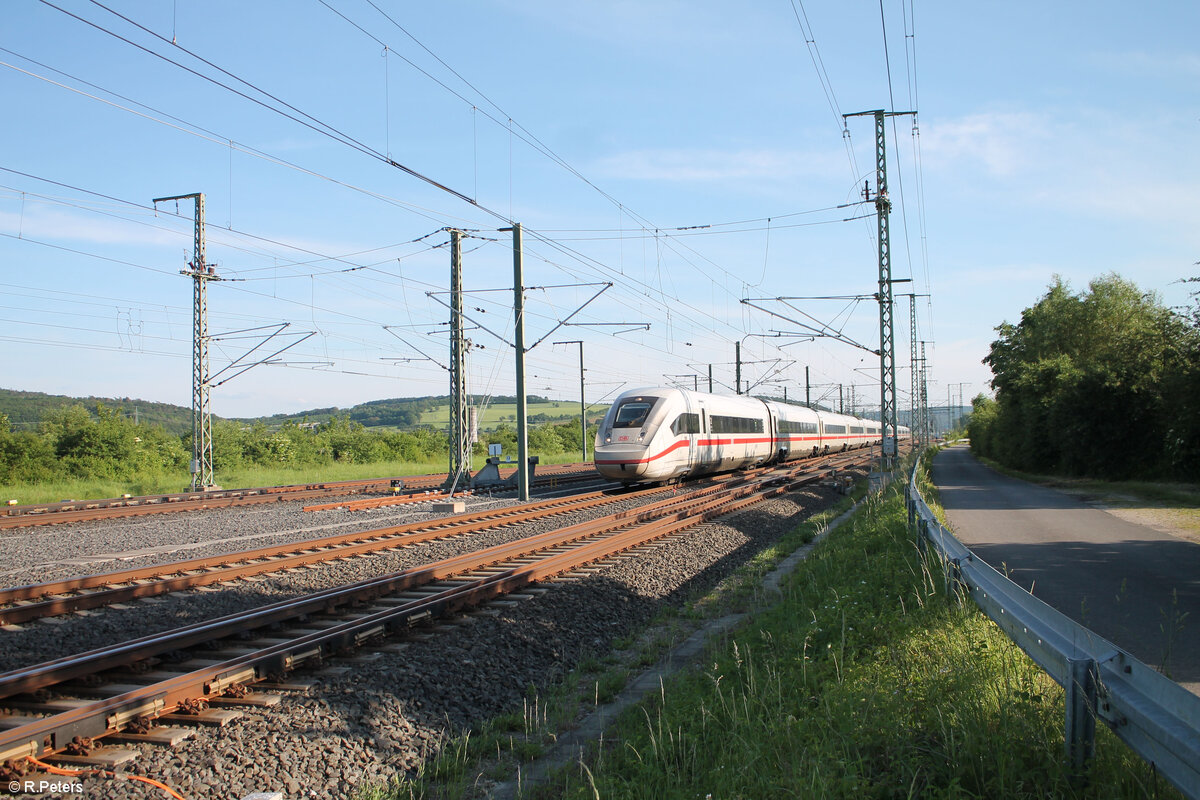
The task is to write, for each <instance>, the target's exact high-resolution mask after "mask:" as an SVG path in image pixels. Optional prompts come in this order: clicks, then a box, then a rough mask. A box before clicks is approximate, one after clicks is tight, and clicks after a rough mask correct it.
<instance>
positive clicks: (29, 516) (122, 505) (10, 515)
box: [0, 464, 590, 530]
mask: <svg viewBox="0 0 1200 800" xmlns="http://www.w3.org/2000/svg"><path fill="white" fill-rule="evenodd" d="M588 471H590V467H589V466H588V465H584V464H562V465H556V466H550V467H542V468H541V469H540V470H538V472H539V473H540V475H539V478H538V480H545V479H551V480H558V479H562V478H563V477H565V476H567V475H570V474H574V473H580V474H586V473H587V472H588ZM446 477H447V476H446V474H445V473H443V474H439V475H416V476H407V477H403V478H400V477H395V478H373V479H370V480H358V481H333V482H329V483H305V484H294V485H291V486H267V487H261V488H255V489H226V490H219V491H208V492H181V493H179V494H159V495H146V496H137V497H116V498H108V499H103V500H64V501H62V502H59V503H35V504H29V505H13V506H4V507H0V530H9V529H13V528H23V527H30V526H34V525H57V524H62V523H67V522H91V521H95V520H103V519H115V518H120V517H132V516H141V515H145V514H166V513H172V512H176V511H201V510H207V509H214V508H230V507H233V506H247V505H259V504H263V503H278V502H295V501H303V500H317V499H321V498H327V497H333V496H338V495H348V494H365V493H367V492H389V491H391V488H392V482H393V481H398V480H402V481H403V482H404V487H405V488H404V493H405V494H407V495H422V494H423V493H426V492H432V491H436V490H438V489H440V487H441V486H442V484H443V483H445V481H446ZM383 499H387V500H391V499H393V498H391V497H389V498H383ZM420 499H428V498H427V496H421V497H420ZM335 505H336V504H335Z"/></svg>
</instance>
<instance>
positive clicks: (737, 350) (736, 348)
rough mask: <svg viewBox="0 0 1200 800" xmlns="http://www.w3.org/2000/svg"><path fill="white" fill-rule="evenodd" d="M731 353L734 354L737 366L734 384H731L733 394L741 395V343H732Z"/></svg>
mask: <svg viewBox="0 0 1200 800" xmlns="http://www.w3.org/2000/svg"><path fill="white" fill-rule="evenodd" d="M733 353H734V360H735V362H736V364H737V371H736V374H735V377H734V384H733V386H734V393H735V394H741V393H742V343H741V342H734V343H733Z"/></svg>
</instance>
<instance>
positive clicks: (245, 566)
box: [0, 489, 667, 625]
mask: <svg viewBox="0 0 1200 800" xmlns="http://www.w3.org/2000/svg"><path fill="white" fill-rule="evenodd" d="M662 491H667V490H665V489H657V490H648V491H644V492H642V495H643V496H649V495H653V494H657V493H660V492H662ZM629 496H630V495H628V494H625V495H612V494H606V493H604V492H591V493H588V494H585V495H577V496H573V497H566V498H558V499H554V500H547V501H539V502H536V503H528V504H525V505H522V506H515V507H514V506H510V507H507V508H501V509H492V510H489V511H483V512H478V513H475V514H471V515H469V516H458V517H443V518H439V519H436V520H426V521H421V522H413V523H408V524H405V525H395V526H391V527H387V528H377V529H374V530H369V531H361V532H357V533H349V534H336V535H333V536H327V537H324V538H321V539H310V540H306V541H302V542H292V543H288V544H282V545H273V546H270V547H264V548H255V549H250V550H242V551H240V552H234V553H226V554H222V555H217V556H205V557H201V558H195V559H190V560H187V561H179V562H174V563H170V564H157V565H151V566H146V567H139V568H135V569H129V570H121V571H118V572H108V573H99V574H94V575H86V576H82V577H77V578H69V579H67V580H62V581H50V582H46V583H40V584H30V585H26V586H17V587H12V588H8V589H4V590H0V603H3V604H13V603H22V604H20V605H8V606H7V607H5V608H0V624H3V625H14V624H20V623H23V622H28V621H30V620H34V619H39V618H42V617H47V616H55V615H59V614H67V613H71V612H74V611H80V610H86V609H91V608H99V607H101V606H104V605H109V604H112V603H120V602H125V601H129V600H136V599H139V598H143V597H153V596H157V595H162V594H168V593H170V592H175V591H181V590H184V589H190V588H194V587H197V586H208V585H212V584H214V583H222V582H225V581H231V580H235V579H237V578H244V577H248V576H252V575H259V574H263V573H268V572H276V571H280V570H287V569H295V568H297V567H301V566H306V565H308V564H316V563H321V562H325V561H333V560H337V559H342V558H348V557H350V556H354V555H359V554H366V553H372V552H378V551H381V550H392V549H398V548H401V547H408V546H412V545H415V544H420V543H423V542H427V541H431V540H434V539H442V538H447V537H451V536H460V535H463V534H468V533H476V532H479V531H484V530H493V529H495V528H500V527H507V526H511V525H516V524H521V523H524V522H529V521H531V520H535V519H543V518H546V517H552V516H559V515H562V514H567V513H572V512H576V511H583V510H587V509H590V508H594V507H597V506H603V505H606V504H610V503H615V502H619V501H621V500H623V499H625V498H627V497H629ZM66 592H86V593H84V594H74V595H68V596H65V597H64V596H59V595H62V594H63V593H66ZM40 598H49V599H40ZM38 599H40V601H39V602H24V601H29V600H38Z"/></svg>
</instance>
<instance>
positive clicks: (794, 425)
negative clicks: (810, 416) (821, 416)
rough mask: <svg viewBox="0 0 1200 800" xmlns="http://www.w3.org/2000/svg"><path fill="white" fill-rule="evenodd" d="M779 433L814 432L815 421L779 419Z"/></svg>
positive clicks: (815, 429)
mask: <svg viewBox="0 0 1200 800" xmlns="http://www.w3.org/2000/svg"><path fill="white" fill-rule="evenodd" d="M779 432H780V433H816V432H817V423H815V422H797V421H795V420H791V419H781V420H779Z"/></svg>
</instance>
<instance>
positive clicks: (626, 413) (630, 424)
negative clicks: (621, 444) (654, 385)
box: [613, 400, 652, 428]
mask: <svg viewBox="0 0 1200 800" xmlns="http://www.w3.org/2000/svg"><path fill="white" fill-rule="evenodd" d="M651 405H652V403H651V402H650V401H647V400H626V401H625V402H624V403H621V405H620V406H618V407H617V414H616V417H614V419H613V427H614V428H640V427H642V424H643V423H645V421H646V417H647V416H648V415H649V414H650V407H651Z"/></svg>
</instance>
